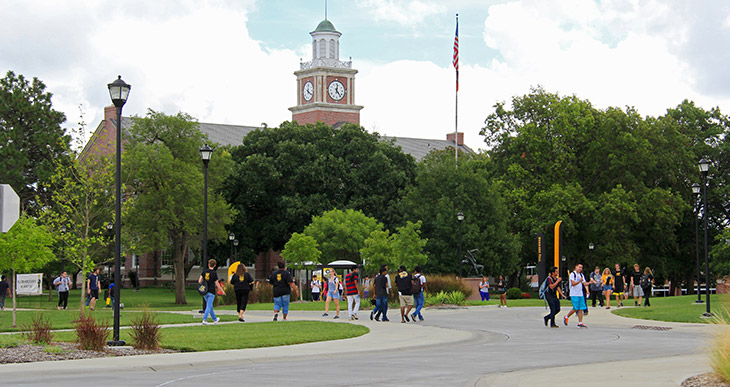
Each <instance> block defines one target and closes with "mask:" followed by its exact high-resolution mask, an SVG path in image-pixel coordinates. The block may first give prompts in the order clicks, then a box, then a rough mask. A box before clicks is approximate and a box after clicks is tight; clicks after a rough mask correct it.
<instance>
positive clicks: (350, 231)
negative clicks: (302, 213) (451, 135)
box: [303, 209, 383, 263]
mask: <svg viewBox="0 0 730 387" xmlns="http://www.w3.org/2000/svg"><path fill="white" fill-rule="evenodd" d="M382 229H383V224H382V223H380V222H378V221H377V220H376V219H375V218H371V217H369V216H366V215H365V214H363V213H362V211H355V210H352V209H348V210H345V211H342V210H331V211H327V212H325V213H324V214H322V216H313V217H312V223H310V224H309V225H308V226H307V227H305V228H304V232H303V234H304V235H308V236H310V237H312V238H313V239H314V240H315V241H317V244H318V245H319V250H320V251H321V252H322V255H323V256H324V259H325V260H326V261H327V262H329V261H331V260H350V261H353V262H356V263H357V262H359V261H360V259H359V258H360V249H362V247H363V246H364V245H365V240H366V239H367V238H368V237H369V236H370V234H371V233H372V232H373V231H376V230H382Z"/></svg>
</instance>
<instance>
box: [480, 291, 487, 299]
mask: <svg viewBox="0 0 730 387" xmlns="http://www.w3.org/2000/svg"><path fill="white" fill-rule="evenodd" d="M479 295H480V296H481V297H482V301H489V292H482V291H480V292H479Z"/></svg>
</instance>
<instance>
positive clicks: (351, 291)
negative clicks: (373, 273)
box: [345, 265, 360, 320]
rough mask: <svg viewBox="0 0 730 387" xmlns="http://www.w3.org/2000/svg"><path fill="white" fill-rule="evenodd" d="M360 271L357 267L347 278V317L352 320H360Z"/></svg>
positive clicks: (353, 268)
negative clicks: (358, 314)
mask: <svg viewBox="0 0 730 387" xmlns="http://www.w3.org/2000/svg"><path fill="white" fill-rule="evenodd" d="M359 271H360V269H359V268H358V267H357V265H355V266H353V267H352V271H351V272H349V273H348V274H347V275H346V276H345V294H346V295H347V316H348V317H349V318H350V320H359V318H358V317H357V313H358V312H359V311H360V276H359Z"/></svg>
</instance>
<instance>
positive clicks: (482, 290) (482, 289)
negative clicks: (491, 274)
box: [479, 276, 489, 301]
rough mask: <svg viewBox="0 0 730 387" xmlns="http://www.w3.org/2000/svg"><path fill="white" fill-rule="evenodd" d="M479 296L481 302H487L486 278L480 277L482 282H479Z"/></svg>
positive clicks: (487, 287) (487, 279) (487, 285)
mask: <svg viewBox="0 0 730 387" xmlns="http://www.w3.org/2000/svg"><path fill="white" fill-rule="evenodd" d="M479 296H480V297H481V298H482V301H489V278H487V276H484V277H482V281H481V282H479Z"/></svg>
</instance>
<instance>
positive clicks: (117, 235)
mask: <svg viewBox="0 0 730 387" xmlns="http://www.w3.org/2000/svg"><path fill="white" fill-rule="evenodd" d="M107 88H109V96H110V97H111V99H112V103H113V104H114V106H115V107H116V108H117V144H116V145H117V155H116V156H117V157H116V158H117V165H116V168H117V170H116V172H117V176H116V211H115V218H114V289H113V292H114V331H113V334H112V340H111V341H108V342H107V344H108V345H124V344H126V343H125V342H124V341H123V340H120V339H119V302H120V300H119V288H120V284H121V282H122V281H121V277H120V272H121V271H122V220H121V219H122V107H123V106H124V104H125V103H126V102H127V97H129V90H130V89H132V86H131V85H128V84H127V83H126V82H124V81H123V80H122V76H121V75H120V76H119V77H118V78H117V79H116V80H115V81H114V82H112V83H110V84H108V85H107Z"/></svg>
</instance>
